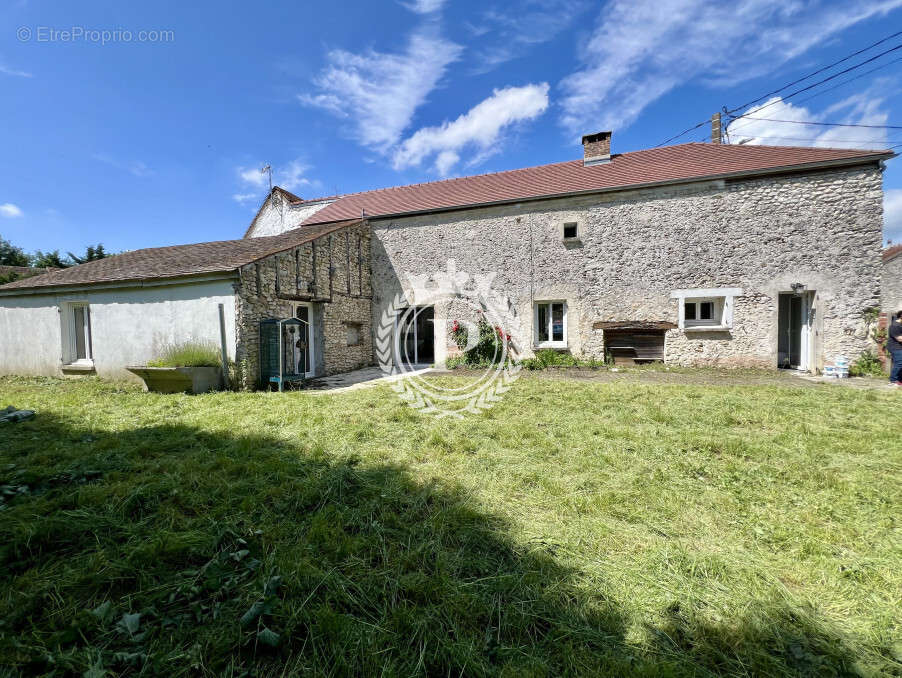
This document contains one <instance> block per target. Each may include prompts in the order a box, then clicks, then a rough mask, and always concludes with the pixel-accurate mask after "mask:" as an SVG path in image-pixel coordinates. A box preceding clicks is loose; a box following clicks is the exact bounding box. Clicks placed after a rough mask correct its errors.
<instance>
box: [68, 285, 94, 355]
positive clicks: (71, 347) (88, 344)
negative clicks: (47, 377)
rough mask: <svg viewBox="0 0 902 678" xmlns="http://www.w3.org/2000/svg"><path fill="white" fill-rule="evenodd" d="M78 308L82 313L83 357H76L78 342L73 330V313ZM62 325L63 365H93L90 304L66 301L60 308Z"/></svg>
mask: <svg viewBox="0 0 902 678" xmlns="http://www.w3.org/2000/svg"><path fill="white" fill-rule="evenodd" d="M77 310H80V311H81V312H82V313H84V320H85V322H84V346H85V357H84V358H79V357H78V344H77V338H76V332H75V313H76V311H77ZM60 314H61V315H62V326H63V348H64V355H63V364H64V365H93V364H94V338H93V336H92V327H91V305H90V304H89V303H88V302H87V301H67V302H64V303H63V304H62V307H61V309H60Z"/></svg>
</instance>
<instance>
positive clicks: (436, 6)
mask: <svg viewBox="0 0 902 678" xmlns="http://www.w3.org/2000/svg"><path fill="white" fill-rule="evenodd" d="M401 4H402V5H404V6H405V7H406V8H407V9H409V10H410V11H411V12H416V13H417V14H432V13H433V12H437V11H439V10H440V9H441V8H442V6H443V5H444V4H445V0H413V1H412V2H402V3H401Z"/></svg>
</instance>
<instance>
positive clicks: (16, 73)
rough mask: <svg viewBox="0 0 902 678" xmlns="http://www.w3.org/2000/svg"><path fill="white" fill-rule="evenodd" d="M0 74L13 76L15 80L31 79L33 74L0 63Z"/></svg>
mask: <svg viewBox="0 0 902 678" xmlns="http://www.w3.org/2000/svg"><path fill="white" fill-rule="evenodd" d="M0 73H3V75H11V76H13V77H14V78H30V77H31V73H29V72H28V71H20V70H19V69H17V68H13V67H12V66H7V65H6V63H5V62H3V61H0Z"/></svg>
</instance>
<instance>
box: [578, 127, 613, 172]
mask: <svg viewBox="0 0 902 678" xmlns="http://www.w3.org/2000/svg"><path fill="white" fill-rule="evenodd" d="M610 161H611V133H610V132H596V133H595V134H586V135H584V136H583V165H584V166H586V167H588V166H589V165H600V164H602V163H605V162H610Z"/></svg>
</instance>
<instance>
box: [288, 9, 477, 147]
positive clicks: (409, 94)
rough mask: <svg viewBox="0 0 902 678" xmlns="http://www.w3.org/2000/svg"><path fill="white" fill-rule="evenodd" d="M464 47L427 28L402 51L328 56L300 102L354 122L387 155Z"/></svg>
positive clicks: (360, 136) (357, 132) (364, 139)
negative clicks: (308, 92)
mask: <svg viewBox="0 0 902 678" xmlns="http://www.w3.org/2000/svg"><path fill="white" fill-rule="evenodd" d="M461 50H462V48H461V47H460V46H459V45H456V44H454V43H453V42H450V41H448V40H445V39H444V38H442V37H440V36H439V35H438V30H437V27H436V26H435V25H434V24H431V23H430V24H428V25H426V26H423V27H421V28H420V29H418V30H417V31H416V32H414V33H413V34H412V35H411V36H410V38H409V40H408V42H407V46H406V48H405V49H404V51H403V52H400V53H387V52H377V51H375V50H369V51H368V52H364V53H362V54H353V53H351V52H347V51H345V50H333V51H331V52H329V54H328V56H327V58H328V62H329V64H328V66H327V67H326V68H325V69H324V70H323V72H322V73H320V74H319V76H318V77H317V78H316V80H315V85H316V90H317V91H316V92H315V93H313V94H301V95H299V96H298V99H299V100H300V101H301V103H303V104H305V105H307V106H314V107H318V108H321V109H323V110H326V111H329V112H330V113H332V114H334V115H337V116H339V117H342V118H350V119H351V120H353V124H354V127H355V130H354V133H355V136H356V138H357V140H358V141H359V142H360V143H361V144H363V145H364V146H367V147H369V148H372V149H374V150H377V151H379V152H382V153H385V152H387V151H388V149H390V148H391V146H393V145H394V144H395V143H397V141H398V140H399V139H400V138H401V135H402V134H403V132H404V130H405V129H406V128H407V127H408V126H409V125H410V122H411V120H412V119H413V115H414V112H415V111H416V110H417V108H419V107H420V106H421V105H422V104H423V103H424V102H425V101H426V97H427V96H428V95H429V93H430V92H431V91H432V90H433V89H435V87H436V86H437V85H438V83H439V81H440V80H441V78H442V76H443V75H444V74H445V71H446V69H447V67H448V65H449V64H450V63H452V62H453V61H455V60H457V59H458V58H459V56H460V53H461Z"/></svg>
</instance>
